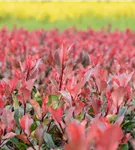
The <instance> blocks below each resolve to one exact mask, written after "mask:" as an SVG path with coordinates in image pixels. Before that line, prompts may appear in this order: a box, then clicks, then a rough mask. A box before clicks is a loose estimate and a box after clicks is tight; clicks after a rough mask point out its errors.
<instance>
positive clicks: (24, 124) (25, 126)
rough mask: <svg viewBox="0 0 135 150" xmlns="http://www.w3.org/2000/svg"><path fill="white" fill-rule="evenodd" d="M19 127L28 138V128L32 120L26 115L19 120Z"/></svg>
mask: <svg viewBox="0 0 135 150" xmlns="http://www.w3.org/2000/svg"><path fill="white" fill-rule="evenodd" d="M19 122H20V126H21V128H22V129H23V130H24V132H25V133H26V134H27V135H28V136H29V135H30V127H31V125H32V123H33V120H32V119H31V118H30V116H29V115H28V114H26V115H25V116H23V117H22V118H21V119H19Z"/></svg>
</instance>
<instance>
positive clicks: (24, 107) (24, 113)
mask: <svg viewBox="0 0 135 150" xmlns="http://www.w3.org/2000/svg"><path fill="white" fill-rule="evenodd" d="M25 114H26V104H24V115H25Z"/></svg>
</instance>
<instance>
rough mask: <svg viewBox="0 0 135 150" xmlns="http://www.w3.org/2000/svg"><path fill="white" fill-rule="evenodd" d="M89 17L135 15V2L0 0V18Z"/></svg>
mask: <svg viewBox="0 0 135 150" xmlns="http://www.w3.org/2000/svg"><path fill="white" fill-rule="evenodd" d="M86 15H87V16H89V17H95V16H96V17H100V18H105V17H112V18H119V17H123V16H124V17H135V2H81V1H80V2H43V1H40V2H11V1H10V2H4V1H2V2H0V18H7V17H9V18H10V17H11V18H15V19H26V20H27V19H36V20H39V21H43V20H49V21H56V20H67V19H77V18H79V17H80V16H86Z"/></svg>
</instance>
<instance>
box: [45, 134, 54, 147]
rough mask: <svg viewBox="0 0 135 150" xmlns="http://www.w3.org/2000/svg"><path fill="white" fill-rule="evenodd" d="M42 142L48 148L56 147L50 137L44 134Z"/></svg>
mask: <svg viewBox="0 0 135 150" xmlns="http://www.w3.org/2000/svg"><path fill="white" fill-rule="evenodd" d="M44 141H45V142H46V144H47V146H48V147H49V148H56V146H55V144H54V142H53V139H52V136H51V135H50V134H48V133H46V132H45V133H44Z"/></svg>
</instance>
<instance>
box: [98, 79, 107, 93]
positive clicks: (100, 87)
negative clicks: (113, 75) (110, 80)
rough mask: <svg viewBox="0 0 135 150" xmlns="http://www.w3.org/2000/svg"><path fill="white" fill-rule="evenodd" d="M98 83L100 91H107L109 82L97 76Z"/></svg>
mask: <svg viewBox="0 0 135 150" xmlns="http://www.w3.org/2000/svg"><path fill="white" fill-rule="evenodd" d="M96 85H97V87H98V91H99V92H103V91H105V89H106V87H107V83H106V82H105V81H104V80H101V79H99V78H96Z"/></svg>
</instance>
